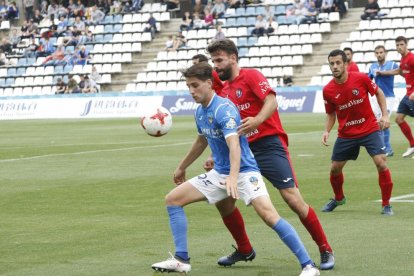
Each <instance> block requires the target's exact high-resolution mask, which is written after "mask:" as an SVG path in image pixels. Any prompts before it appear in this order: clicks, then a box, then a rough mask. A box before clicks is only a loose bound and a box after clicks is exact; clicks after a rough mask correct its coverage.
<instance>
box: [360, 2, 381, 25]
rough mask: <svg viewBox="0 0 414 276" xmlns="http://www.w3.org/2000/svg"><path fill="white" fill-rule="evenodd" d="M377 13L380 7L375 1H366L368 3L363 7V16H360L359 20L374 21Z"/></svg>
mask: <svg viewBox="0 0 414 276" xmlns="http://www.w3.org/2000/svg"><path fill="white" fill-rule="evenodd" d="M379 11H380V6H379V5H378V2H377V0H368V3H367V4H366V5H365V9H364V14H362V15H361V19H362V20H367V19H369V20H370V19H374V18H375V17H377V15H378V12H379Z"/></svg>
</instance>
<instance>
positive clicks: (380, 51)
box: [375, 48, 386, 63]
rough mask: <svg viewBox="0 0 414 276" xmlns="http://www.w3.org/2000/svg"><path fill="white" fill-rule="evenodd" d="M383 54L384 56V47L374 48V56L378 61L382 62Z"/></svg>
mask: <svg viewBox="0 0 414 276" xmlns="http://www.w3.org/2000/svg"><path fill="white" fill-rule="evenodd" d="M385 56H386V53H385V51H384V49H382V48H378V49H376V50H375V57H376V58H377V60H378V62H379V63H382V62H384V60H385Z"/></svg>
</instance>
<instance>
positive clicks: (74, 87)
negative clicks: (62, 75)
mask: <svg viewBox="0 0 414 276" xmlns="http://www.w3.org/2000/svg"><path fill="white" fill-rule="evenodd" d="M80 92H81V91H80V89H79V86H78V82H77V81H76V80H75V78H74V77H73V76H71V77H70V78H69V81H68V85H67V87H66V91H65V93H66V94H72V93H80Z"/></svg>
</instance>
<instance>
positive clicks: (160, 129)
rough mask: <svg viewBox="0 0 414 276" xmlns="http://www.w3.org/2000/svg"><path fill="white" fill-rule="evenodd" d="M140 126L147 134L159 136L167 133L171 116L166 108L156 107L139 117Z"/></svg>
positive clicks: (170, 124) (170, 123)
mask: <svg viewBox="0 0 414 276" xmlns="http://www.w3.org/2000/svg"><path fill="white" fill-rule="evenodd" d="M141 126H142V128H143V129H144V130H145V132H146V133H147V134H148V135H151V136H154V137H160V136H163V135H165V134H167V133H168V131H170V129H171V126H172V116H171V113H170V112H169V111H168V109H166V108H164V107H162V106H161V107H158V108H156V109H155V110H153V111H151V112H149V113H148V115H145V116H144V117H141Z"/></svg>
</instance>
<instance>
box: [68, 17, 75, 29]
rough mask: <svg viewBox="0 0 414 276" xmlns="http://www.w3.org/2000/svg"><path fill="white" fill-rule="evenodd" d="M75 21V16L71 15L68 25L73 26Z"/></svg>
mask: <svg viewBox="0 0 414 276" xmlns="http://www.w3.org/2000/svg"><path fill="white" fill-rule="evenodd" d="M74 22H75V18H74V17H69V20H68V26H69V27H70V26H73V23H74Z"/></svg>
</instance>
